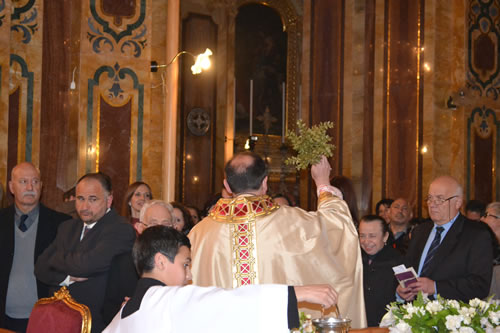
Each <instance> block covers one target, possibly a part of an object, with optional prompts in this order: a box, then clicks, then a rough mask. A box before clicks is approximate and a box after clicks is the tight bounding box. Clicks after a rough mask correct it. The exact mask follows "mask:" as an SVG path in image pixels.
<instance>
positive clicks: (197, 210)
mask: <svg viewBox="0 0 500 333" xmlns="http://www.w3.org/2000/svg"><path fill="white" fill-rule="evenodd" d="M184 207H186V208H187V209H188V210H189V209H194V210H195V211H196V214H197V215H198V222H200V221H201V220H202V217H201V212H200V210H199V209H198V207H196V206H194V205H186V204H184ZM189 216H191V213H189ZM191 221H192V220H191ZM192 222H193V225H194V221H192Z"/></svg>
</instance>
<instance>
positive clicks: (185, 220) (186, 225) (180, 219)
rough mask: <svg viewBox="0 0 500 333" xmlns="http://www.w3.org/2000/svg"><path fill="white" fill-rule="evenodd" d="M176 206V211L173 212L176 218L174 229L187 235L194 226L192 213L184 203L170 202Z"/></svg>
mask: <svg viewBox="0 0 500 333" xmlns="http://www.w3.org/2000/svg"><path fill="white" fill-rule="evenodd" d="M170 204H171V205H172V206H173V207H174V213H173V214H172V215H173V216H172V217H173V219H174V225H173V227H174V229H175V230H177V231H180V232H182V233H183V234H184V235H187V234H188V233H189V231H191V229H192V228H193V227H194V224H193V220H192V218H191V214H189V210H188V209H187V208H186V206H184V205H183V204H181V203H179V202H175V201H174V202H171V203H170Z"/></svg>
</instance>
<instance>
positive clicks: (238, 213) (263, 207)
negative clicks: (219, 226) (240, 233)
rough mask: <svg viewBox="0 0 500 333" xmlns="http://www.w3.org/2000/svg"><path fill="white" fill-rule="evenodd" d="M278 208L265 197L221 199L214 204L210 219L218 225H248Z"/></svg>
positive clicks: (271, 200)
mask: <svg viewBox="0 0 500 333" xmlns="http://www.w3.org/2000/svg"><path fill="white" fill-rule="evenodd" d="M279 207H280V206H279V205H278V204H277V203H275V202H274V201H273V199H271V197H269V196H267V195H262V196H238V197H236V198H228V199H226V198H222V199H220V200H219V201H217V203H216V204H215V206H214V208H213V209H212V211H211V212H210V217H211V218H213V219H214V220H215V221H217V222H220V223H235V224H236V223H249V222H251V221H253V220H255V218H257V217H260V216H266V215H269V214H271V213H273V212H274V211H275V210H276V209H278V208H279Z"/></svg>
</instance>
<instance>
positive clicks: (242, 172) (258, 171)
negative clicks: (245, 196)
mask: <svg viewBox="0 0 500 333" xmlns="http://www.w3.org/2000/svg"><path fill="white" fill-rule="evenodd" d="M242 155H243V156H244V155H246V156H250V157H251V158H252V163H251V164H249V165H245V164H244V163H240V164H238V165H233V161H234V159H235V158H237V157H240V156H242ZM224 171H225V173H226V180H227V183H228V184H229V187H230V188H231V191H232V192H233V193H236V194H238V193H242V192H245V191H248V190H258V189H259V188H260V186H261V185H262V181H263V180H264V178H266V176H267V165H266V163H265V162H264V160H263V159H262V158H261V157H260V156H259V155H257V154H255V153H253V152H243V153H238V154H236V155H235V156H233V158H231V159H230V160H229V162H227V164H226V167H225V169H224Z"/></svg>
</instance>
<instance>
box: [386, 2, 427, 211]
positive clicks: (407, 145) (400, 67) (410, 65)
mask: <svg viewBox="0 0 500 333" xmlns="http://www.w3.org/2000/svg"><path fill="white" fill-rule="evenodd" d="M421 2H422V1H421V0H419V1H413V0H402V1H399V0H398V1H388V4H387V6H388V8H387V11H386V13H387V20H386V25H387V29H388V30H387V35H386V44H387V47H388V49H387V54H386V59H385V60H386V61H385V62H386V72H387V75H388V77H386V79H387V83H386V89H388V91H387V90H386V103H384V107H385V113H386V126H387V132H386V138H385V143H386V151H385V154H386V155H385V156H384V163H386V165H385V172H386V175H385V184H383V185H384V187H385V193H383V195H384V196H387V197H391V198H398V197H405V198H407V199H408V200H409V201H410V202H411V203H412V205H413V206H415V204H416V203H417V192H419V189H418V179H417V178H418V177H417V176H418V167H419V166H418V158H417V153H418V149H417V147H416V142H418V138H419V134H420V132H419V131H422V128H421V124H420V120H421V117H420V115H421V107H422V105H421V98H422V96H421V94H422V91H421V82H419V80H418V79H417V77H418V75H419V71H420V66H419V57H418V46H419V45H420V44H419V39H418V38H419V37H420V38H423V25H422V26H421V27H420V29H421V31H420V36H419V33H418V32H419V31H418V29H419V22H420V21H419V19H420V15H421V14H422V3H421ZM421 60H422V59H420V62H421ZM420 72H421V71H420ZM420 74H421V73H420Z"/></svg>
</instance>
